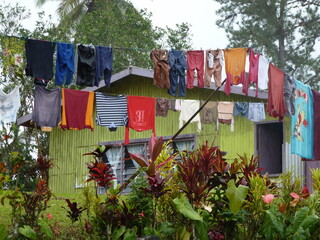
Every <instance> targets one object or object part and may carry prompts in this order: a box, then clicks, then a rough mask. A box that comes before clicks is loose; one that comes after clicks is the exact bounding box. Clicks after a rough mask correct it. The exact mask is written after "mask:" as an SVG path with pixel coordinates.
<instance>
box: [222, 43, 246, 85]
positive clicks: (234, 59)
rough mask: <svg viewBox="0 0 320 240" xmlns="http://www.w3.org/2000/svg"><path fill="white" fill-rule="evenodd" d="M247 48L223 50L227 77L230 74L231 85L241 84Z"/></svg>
mask: <svg viewBox="0 0 320 240" xmlns="http://www.w3.org/2000/svg"><path fill="white" fill-rule="evenodd" d="M247 50H248V48H230V49H223V51H224V59H225V66H226V73H227V75H228V74H230V77H231V78H232V80H233V81H232V84H234V85H237V84H239V83H242V82H241V81H242V79H241V78H243V77H245V75H244V74H245V67H246V56H247Z"/></svg>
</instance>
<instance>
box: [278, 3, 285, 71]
mask: <svg viewBox="0 0 320 240" xmlns="http://www.w3.org/2000/svg"><path fill="white" fill-rule="evenodd" d="M286 3H287V1H286V0H281V2H280V10H279V11H280V13H279V18H278V34H279V38H278V43H279V57H278V59H279V65H278V67H279V68H280V69H281V70H282V71H285V66H286V51H285V38H286V33H285V26H284V21H285V17H286V16H285V15H286V14H285V8H286Z"/></svg>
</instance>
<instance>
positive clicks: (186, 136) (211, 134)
mask: <svg viewBox="0 0 320 240" xmlns="http://www.w3.org/2000/svg"><path fill="white" fill-rule="evenodd" d="M83 90H85V91H101V92H105V93H110V94H124V95H137V96H147V97H165V98H173V97H172V96H171V95H169V94H167V91H166V90H165V89H160V88H157V87H155V86H154V85H153V71H152V70H147V69H141V68H137V67H129V68H128V69H126V70H124V71H121V72H119V73H116V74H114V75H113V76H112V79H111V87H110V88H106V87H104V82H103V81H101V83H100V86H99V87H88V88H85V89H83ZM213 90H215V87H214V84H212V85H211V87H210V88H197V87H195V88H193V89H188V90H187V93H186V97H185V99H196V100H206V99H207V97H208V96H209V95H210V93H211V92H212V91H213ZM253 96H255V90H249V95H248V96H244V95H243V94H242V89H241V88H240V87H237V86H232V91H231V94H230V95H229V96H226V95H225V93H224V92H223V87H222V88H221V89H219V91H217V92H216V94H215V95H214V96H213V97H212V99H211V101H231V102H267V97H268V96H267V93H265V92H259V97H258V98H255V97H253ZM179 114H180V113H179V112H174V111H169V112H168V116H167V117H156V133H157V136H158V137H160V136H163V137H164V138H165V139H170V137H171V136H172V135H174V134H175V133H176V132H177V131H178V130H179V127H178V125H179V121H178V119H179ZM30 119H31V114H29V115H26V116H24V117H22V118H20V119H18V124H20V125H26V123H27V122H28V121H29V120H30ZM234 126H235V127H234V132H231V131H230V126H229V125H225V124H220V125H219V129H218V131H216V129H215V127H214V125H213V124H203V129H202V130H201V132H199V133H197V126H196V123H190V124H189V125H188V126H187V127H186V128H185V129H184V130H183V131H182V132H181V134H180V135H179V136H178V137H177V138H176V140H175V142H174V147H175V148H178V149H179V150H184V149H186V148H188V149H192V148H193V147H197V146H198V145H199V144H201V143H204V142H205V141H209V143H211V142H212V141H214V143H215V145H219V146H221V149H222V150H223V151H226V152H228V154H227V158H228V159H230V160H232V159H234V158H235V157H237V153H239V154H243V153H246V154H247V155H252V154H256V155H260V156H261V158H260V165H261V167H265V169H266V171H268V172H269V173H271V175H277V174H279V173H281V172H282V171H286V170H291V169H292V166H294V168H293V171H294V172H295V173H296V174H297V175H300V176H304V175H305V174H304V173H305V169H304V163H303V162H301V161H300V157H298V156H296V155H292V154H290V148H289V146H290V144H289V141H290V134H289V128H290V121H289V119H288V118H285V120H284V121H282V122H279V121H278V120H277V119H274V118H268V117H267V119H266V120H265V121H264V122H260V123H254V122H251V121H249V120H248V119H247V118H243V117H241V116H239V117H235V125H234ZM150 136H151V130H149V131H144V132H135V131H133V130H132V131H131V135H130V138H131V143H130V145H128V146H127V147H124V146H123V145H119V147H116V148H113V149H111V150H110V151H108V153H107V159H108V161H109V162H110V163H111V164H113V166H114V167H115V166H116V168H115V170H116V172H117V178H118V179H117V183H123V182H124V181H125V179H127V178H128V177H129V176H130V175H131V174H132V173H133V172H134V171H135V165H134V163H133V162H130V161H125V162H124V161H122V160H121V159H123V158H124V157H125V156H126V154H127V152H128V151H129V152H139V153H142V154H146V148H147V142H148V140H149V138H150ZM123 140H124V128H123V127H119V128H118V129H117V131H115V132H110V131H109V129H108V128H105V127H100V126H96V125H95V128H94V131H91V130H89V129H84V130H80V131H78V130H69V131H68V130H61V129H59V128H55V129H53V131H52V132H51V133H50V147H49V154H50V158H53V159H54V163H55V166H54V168H53V169H52V170H51V171H50V177H49V186H50V188H51V189H52V191H53V192H54V193H77V192H79V191H81V188H82V187H83V185H84V184H85V181H86V178H87V174H88V169H87V166H86V165H85V162H90V161H91V158H90V157H84V156H82V154H84V153H87V152H90V151H92V150H93V149H94V147H95V146H97V145H102V144H110V143H123ZM126 191H129V190H128V189H127V190H126Z"/></svg>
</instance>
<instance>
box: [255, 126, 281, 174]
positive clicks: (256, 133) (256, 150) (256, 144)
mask: <svg viewBox="0 0 320 240" xmlns="http://www.w3.org/2000/svg"><path fill="white" fill-rule="evenodd" d="M272 123H282V146H281V158H282V159H281V164H282V173H283V172H285V170H286V169H285V167H286V164H285V149H284V142H285V139H286V136H285V133H286V131H285V130H286V128H285V126H286V125H285V121H277V120H271V121H263V122H255V123H254V155H255V156H258V131H257V129H258V125H262V124H272ZM280 174H281V173H279V174H278V173H277V174H268V176H269V177H278V176H279V175H280Z"/></svg>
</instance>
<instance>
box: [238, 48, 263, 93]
mask: <svg viewBox="0 0 320 240" xmlns="http://www.w3.org/2000/svg"><path fill="white" fill-rule="evenodd" d="M259 58H260V54H258V53H257V54H255V53H254V51H253V49H252V48H250V53H249V63H250V65H249V75H248V78H247V79H246V80H245V81H244V82H243V87H242V92H243V93H244V94H246V95H248V88H249V86H250V84H252V83H255V84H256V97H257V96H258V71H259Z"/></svg>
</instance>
